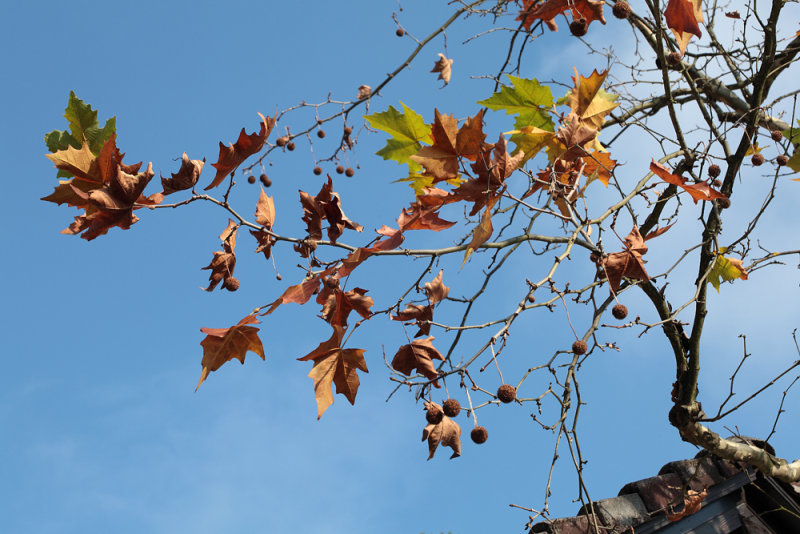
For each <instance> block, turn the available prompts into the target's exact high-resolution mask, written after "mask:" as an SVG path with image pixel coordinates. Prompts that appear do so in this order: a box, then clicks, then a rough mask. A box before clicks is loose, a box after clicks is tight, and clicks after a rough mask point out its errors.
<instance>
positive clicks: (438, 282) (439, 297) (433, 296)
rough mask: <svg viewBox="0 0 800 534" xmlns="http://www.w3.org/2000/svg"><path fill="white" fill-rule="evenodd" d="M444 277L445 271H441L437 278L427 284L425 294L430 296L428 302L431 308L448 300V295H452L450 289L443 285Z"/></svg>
mask: <svg viewBox="0 0 800 534" xmlns="http://www.w3.org/2000/svg"><path fill="white" fill-rule="evenodd" d="M443 275H444V269H441V270H439V274H438V275H436V278H434V279H433V280H431V281H430V282H427V283H425V294H426V295H428V302H429V303H430V305H431V306H434V305H436V304H438V303H439V302H441V301H443V300H444V299H446V298H447V295H448V294H449V293H450V288H449V287H447V286H446V285H444V284H443V283H442V276H443Z"/></svg>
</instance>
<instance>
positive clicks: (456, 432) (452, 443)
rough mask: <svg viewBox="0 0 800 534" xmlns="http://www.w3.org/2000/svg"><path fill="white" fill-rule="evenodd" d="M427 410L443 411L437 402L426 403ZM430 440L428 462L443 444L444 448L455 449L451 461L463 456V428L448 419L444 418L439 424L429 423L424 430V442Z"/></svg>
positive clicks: (444, 416)
mask: <svg viewBox="0 0 800 534" xmlns="http://www.w3.org/2000/svg"><path fill="white" fill-rule="evenodd" d="M425 410H426V411H430V410H438V411H440V412H441V411H442V407H441V406H440V405H439V404H437V403H435V402H426V403H425ZM425 440H428V460H430V459H431V458H433V455H434V454H436V449H437V448H438V447H439V445H440V444H441V445H442V446H444V447H450V448H451V449H453V454H452V455H451V456H450V459H451V460H452V459H453V458H458V457H459V456H461V427H460V426H459V424H458V423H456V422H455V421H453V420H452V419H450V418H449V417H447V416H446V415H443V416H442V420H441V421H440V422H439V423H437V424H433V423H429V424H428V425H427V426H426V427H425V428H424V429H423V430H422V441H425Z"/></svg>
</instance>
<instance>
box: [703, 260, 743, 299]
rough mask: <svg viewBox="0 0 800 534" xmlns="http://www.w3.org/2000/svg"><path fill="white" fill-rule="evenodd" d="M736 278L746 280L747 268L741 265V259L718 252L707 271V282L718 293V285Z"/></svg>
mask: <svg viewBox="0 0 800 534" xmlns="http://www.w3.org/2000/svg"><path fill="white" fill-rule="evenodd" d="M722 252H724V250H723V251H722ZM737 279H740V280H747V270H746V269H745V268H744V266H743V265H742V260H740V259H737V258H727V257H725V256H723V255H722V254H719V255H718V256H717V257H716V259H715V260H714V265H713V266H712V267H711V272H709V273H708V278H707V280H708V282H709V283H710V284H711V285H712V286H714V289H716V290H717V293H719V286H720V284H721V283H722V282H733V281H734V280H737Z"/></svg>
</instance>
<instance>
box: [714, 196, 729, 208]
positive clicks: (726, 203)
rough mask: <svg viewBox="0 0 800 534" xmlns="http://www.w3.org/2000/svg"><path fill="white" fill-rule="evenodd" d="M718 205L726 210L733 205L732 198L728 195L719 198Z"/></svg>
mask: <svg viewBox="0 0 800 534" xmlns="http://www.w3.org/2000/svg"><path fill="white" fill-rule="evenodd" d="M717 205H718V206H719V207H720V209H723V210H726V209H728V208H730V207H731V199H729V198H728V197H723V198H718V199H717Z"/></svg>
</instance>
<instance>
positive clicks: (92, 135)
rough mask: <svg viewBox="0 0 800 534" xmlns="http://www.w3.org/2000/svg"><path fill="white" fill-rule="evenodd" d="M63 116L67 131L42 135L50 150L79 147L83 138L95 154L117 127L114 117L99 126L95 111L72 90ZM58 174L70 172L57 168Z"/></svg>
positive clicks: (60, 175)
mask: <svg viewBox="0 0 800 534" xmlns="http://www.w3.org/2000/svg"><path fill="white" fill-rule="evenodd" d="M64 118H65V119H67V121H68V122H69V131H66V130H64V131H60V130H53V131H52V132H50V133H48V134H47V135H45V136H44V142H45V144H47V148H48V150H50V152H58V151H61V150H66V149H67V147H70V146H71V147H72V148H76V149H80V148H81V146H82V145H83V144H84V140H85V141H86V145H87V146H88V147H89V150H90V151H91V152H92V153H94V154H97V153H99V152H100V149H101V148H102V147H103V145H105V143H106V141H108V139H109V138H110V137H111V136H112V135H113V134H114V132H116V129H117V119H116V117H111V118H110V119H108V120H107V121H106V123H105V125H104V126H103V127H102V128H100V123H99V122H98V121H97V111H95V110H93V109H92V106H90V105H89V104H86V103H85V102H84V101H83V100H81V99H80V98H78V97H77V96H75V92H74V91H70V92H69V101H68V103H67V108H66V109H65V110H64ZM58 176H59V177H62V178H63V177H69V176H72V174H71V173H70V172H69V171H68V170H66V169H59V171H58Z"/></svg>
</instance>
